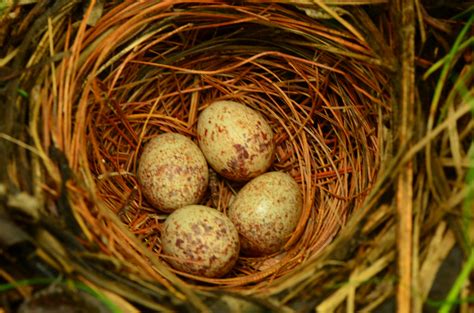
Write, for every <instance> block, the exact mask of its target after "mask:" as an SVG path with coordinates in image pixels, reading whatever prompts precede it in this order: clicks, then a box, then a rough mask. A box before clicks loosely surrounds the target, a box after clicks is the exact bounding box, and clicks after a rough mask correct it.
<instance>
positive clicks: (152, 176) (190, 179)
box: [137, 133, 209, 212]
mask: <svg viewBox="0 0 474 313" xmlns="http://www.w3.org/2000/svg"><path fill="white" fill-rule="evenodd" d="M137 175H138V180H139V183H140V185H141V189H142V192H143V195H144V196H145V198H146V199H147V200H148V202H149V203H150V204H151V205H153V206H154V207H156V208H158V209H159V210H161V211H164V212H172V211H174V210H176V209H178V208H180V207H183V206H185V205H189V204H195V203H198V202H199V201H200V200H201V199H202V198H203V196H204V194H205V192H206V189H207V184H208V180H209V170H208V167H207V162H206V159H205V158H204V155H203V154H202V152H201V150H200V149H199V147H198V146H197V145H196V144H195V143H194V142H193V141H192V140H191V139H189V138H187V137H185V136H183V135H180V134H175V133H165V134H161V135H159V136H157V137H155V138H153V139H152V140H150V141H149V142H148V143H147V144H146V145H145V147H144V148H143V152H142V154H141V157H140V159H139V165H138V173H137Z"/></svg>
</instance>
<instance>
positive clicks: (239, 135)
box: [197, 101, 275, 181]
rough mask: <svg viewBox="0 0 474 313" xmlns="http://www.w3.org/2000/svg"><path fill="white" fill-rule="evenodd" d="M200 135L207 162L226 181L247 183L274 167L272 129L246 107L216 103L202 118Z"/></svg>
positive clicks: (257, 114) (223, 102)
mask: <svg viewBox="0 0 474 313" xmlns="http://www.w3.org/2000/svg"><path fill="white" fill-rule="evenodd" d="M197 134H198V143H199V147H200V148H201V150H202V152H203V153H204V156H205V157H206V159H207V161H208V162H209V164H210V165H211V167H212V168H213V169H214V170H215V171H216V172H218V173H219V174H221V175H222V176H224V177H225V178H228V179H230V180H235V181H247V180H249V179H251V178H253V177H256V176H258V175H260V174H262V173H264V172H265V171H266V170H267V169H268V168H269V167H270V166H271V164H272V161H273V154H274V149H275V144H274V142H273V132H272V129H271V127H270V125H269V124H268V123H267V121H266V120H265V118H264V117H263V116H262V115H261V114H260V113H259V112H257V111H255V110H253V109H252V108H250V107H248V106H246V105H243V104H241V103H238V102H234V101H216V102H214V103H212V104H211V105H209V106H208V107H207V108H206V109H204V111H203V112H202V113H201V114H200V115H199V118H198V124H197Z"/></svg>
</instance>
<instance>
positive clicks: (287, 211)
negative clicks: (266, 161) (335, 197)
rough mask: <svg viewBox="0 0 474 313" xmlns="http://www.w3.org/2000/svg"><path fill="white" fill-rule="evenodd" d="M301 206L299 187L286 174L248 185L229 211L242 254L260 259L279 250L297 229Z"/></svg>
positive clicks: (266, 176)
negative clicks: (237, 233)
mask: <svg viewBox="0 0 474 313" xmlns="http://www.w3.org/2000/svg"><path fill="white" fill-rule="evenodd" d="M302 206H303V198H302V195H301V191H300V188H299V186H298V184H297V183H296V181H295V180H294V179H293V178H292V177H291V176H290V175H288V174H286V173H283V172H268V173H265V174H263V175H260V176H258V177H257V178H254V179H253V180H251V181H250V182H248V183H247V184H246V185H245V186H244V187H243V188H242V189H241V190H240V191H239V193H238V194H237V196H236V197H235V199H234V201H233V202H232V203H231V204H230V206H229V209H228V211H227V215H228V216H229V218H230V220H231V221H232V222H233V223H234V225H235V227H236V228H237V231H238V232H239V234H240V243H241V248H242V252H244V253H246V254H248V255H254V256H258V255H265V254H271V253H274V252H277V251H279V250H280V249H281V248H282V247H283V245H284V244H285V243H286V242H287V241H288V239H289V238H290V236H291V234H292V233H293V231H294V229H295V228H296V226H297V224H298V221H299V218H300V215H301V211H302Z"/></svg>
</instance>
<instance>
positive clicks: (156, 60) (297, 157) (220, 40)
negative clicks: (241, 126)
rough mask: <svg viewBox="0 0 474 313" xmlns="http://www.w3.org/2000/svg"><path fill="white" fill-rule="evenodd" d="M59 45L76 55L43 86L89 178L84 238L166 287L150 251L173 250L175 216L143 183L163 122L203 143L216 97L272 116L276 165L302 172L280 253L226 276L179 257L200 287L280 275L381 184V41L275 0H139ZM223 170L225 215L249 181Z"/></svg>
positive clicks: (56, 132)
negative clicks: (168, 236) (167, 242)
mask: <svg viewBox="0 0 474 313" xmlns="http://www.w3.org/2000/svg"><path fill="white" fill-rule="evenodd" d="M89 13H90V11H88V12H87V13H86V16H87V14H89ZM59 42H61V44H62V46H61V49H64V50H70V51H71V54H70V55H69V56H67V57H65V58H64V59H63V60H62V61H61V62H60V63H59V64H58V65H57V67H56V68H55V76H52V77H54V79H52V80H51V81H46V82H45V83H44V84H43V87H42V92H41V94H42V95H43V97H42V115H43V119H44V121H45V125H46V124H47V125H48V126H45V127H44V132H43V133H44V138H43V142H44V145H45V147H47V146H49V145H51V143H54V144H55V145H57V146H59V147H60V148H61V149H62V150H63V151H64V152H65V154H66V157H67V158H68V160H69V163H70V166H71V168H72V170H73V171H74V173H75V174H76V177H77V178H78V181H81V182H82V183H74V184H70V185H69V188H70V190H72V191H74V192H73V193H71V204H72V208H73V210H74V212H75V214H76V216H77V218H78V220H79V225H80V226H81V228H82V230H83V232H84V234H85V236H86V237H87V238H88V239H89V240H90V241H94V242H96V243H97V246H98V248H99V249H100V251H101V253H103V254H106V255H109V256H113V257H115V258H117V259H118V260H121V261H122V262H123V264H124V265H123V268H124V269H125V270H126V271H129V272H131V273H134V274H136V275H138V276H141V277H142V278H144V279H148V280H150V279H151V280H155V281H158V282H160V283H163V284H166V279H164V277H163V274H162V273H163V271H161V270H156V268H154V267H151V266H150V258H155V259H156V260H158V259H161V261H163V262H164V264H166V261H167V258H168V257H167V256H166V255H164V254H162V251H161V243H160V231H161V225H162V223H163V222H164V220H165V219H166V214H164V213H161V212H159V211H157V210H156V209H154V208H153V207H151V206H150V205H149V204H148V203H147V202H146V200H145V199H144V198H143V196H142V193H141V191H140V187H139V185H138V181H137V177H136V170H137V166H138V163H137V162H138V160H139V157H140V152H141V149H142V147H143V145H144V144H145V143H146V142H147V141H148V140H149V139H151V138H153V137H155V136H157V135H158V134H160V133H163V132H175V133H180V134H183V135H185V136H187V137H189V138H191V139H192V140H194V141H196V122H197V118H198V116H199V114H200V112H201V111H202V110H203V109H205V108H206V107H207V106H208V105H209V104H210V103H212V102H213V101H216V100H232V101H237V102H240V103H243V104H245V105H247V106H249V107H251V108H253V109H254V110H256V111H258V112H260V113H261V114H262V115H263V116H264V117H265V119H266V120H267V121H268V123H269V124H270V126H271V128H272V130H273V132H274V134H275V143H276V150H275V159H274V162H273V165H272V167H271V168H270V170H276V171H284V172H287V173H289V174H290V175H291V176H292V177H293V178H295V180H296V181H297V183H298V184H299V186H300V189H301V191H302V193H303V199H304V204H303V206H304V207H303V211H302V212H303V213H302V215H301V218H300V221H299V223H298V226H297V228H296V229H295V231H294V233H293V235H292V236H291V237H290V238H288V242H287V244H286V245H285V247H284V249H283V251H282V252H281V253H278V254H275V255H270V256H265V257H256V258H250V257H240V258H239V260H238V262H237V264H236V266H235V268H234V269H233V270H232V271H231V272H230V273H229V274H228V275H227V276H225V277H222V278H205V277H198V276H193V275H189V274H186V273H182V272H179V271H176V270H174V269H172V268H171V267H168V268H169V270H171V271H173V272H175V273H176V274H177V275H178V276H179V277H181V278H182V279H185V280H187V281H188V283H189V284H193V285H195V286H196V287H198V288H203V289H205V288H211V289H212V288H223V287H227V288H232V289H235V290H239V289H246V288H252V289H255V288H257V289H259V288H264V287H265V286H267V285H268V284H269V283H271V282H274V283H277V282H278V279H279V278H281V277H285V276H286V275H291V273H292V270H294V269H295V268H297V267H298V266H303V265H304V264H306V263H307V262H308V261H310V260H312V259H314V258H316V257H317V256H318V255H319V254H320V252H321V251H322V249H323V248H325V247H326V246H327V245H328V244H330V242H331V241H332V240H333V239H334V237H335V236H336V235H337V234H338V231H339V230H340V229H341V228H342V227H344V225H345V223H346V221H347V219H348V218H349V217H350V214H351V213H352V212H354V211H356V210H358V208H360V206H361V205H362V203H363V201H364V199H365V197H366V196H367V194H368V193H369V192H370V189H371V187H372V185H373V184H374V182H375V179H376V177H377V172H378V169H379V167H380V159H381V145H382V143H381V141H380V137H381V135H380V134H381V126H380V121H381V120H382V117H383V115H384V114H385V113H386V112H387V111H388V110H389V108H388V106H387V104H386V103H387V102H388V99H387V98H388V96H387V93H386V91H385V90H384V88H385V86H386V85H387V81H386V77H385V75H384V73H383V71H382V70H381V69H380V68H378V67H377V66H376V65H373V64H371V62H368V61H366V60H369V59H370V57H371V56H372V55H374V52H373V51H372V50H371V48H370V47H369V46H368V44H367V43H366V42H364V41H361V40H359V39H357V38H356V36H354V35H353V34H352V33H351V32H350V31H348V30H346V29H345V28H343V27H342V26H340V25H337V24H336V23H333V22H321V21H317V20H315V19H313V18H311V17H309V16H308V15H306V14H305V12H304V11H302V10H300V9H298V8H296V7H294V6H286V5H280V4H276V3H266V4H258V3H248V4H245V5H242V6H238V5H228V4H225V3H224V2H214V1H210V2H209V3H206V2H199V3H197V2H194V1H178V2H175V3H174V4H170V3H168V2H162V3H153V4H152V3H148V2H143V3H142V2H137V3H123V4H120V5H117V6H116V7H113V8H108V11H107V13H106V14H105V15H104V16H103V17H101V18H100V19H99V20H98V22H97V24H96V25H95V26H94V27H86V25H85V23H84V22H83V23H82V24H81V25H80V26H79V27H78V28H77V29H73V28H72V27H70V28H69V29H68V30H67V32H66V34H65V35H64V38H62V40H60V41H59ZM351 55H352V56H359V57H351ZM53 95H54V97H53ZM211 174H212V175H211V179H210V184H209V188H208V191H207V195H206V197H205V199H204V200H203V201H202V202H201V204H205V205H209V206H211V207H215V208H216V209H218V210H220V211H223V212H225V211H226V208H227V207H228V204H229V201H230V199H231V197H232V195H233V194H234V193H235V192H236V191H238V189H239V188H240V187H241V185H239V184H235V183H232V182H229V181H227V180H225V179H223V178H222V177H220V176H219V175H217V174H215V173H211ZM91 203H95V205H91ZM116 217H119V219H120V220H119V219H116ZM117 221H119V222H117ZM127 232H131V233H132V234H133V235H134V236H129V235H127ZM134 238H135V239H136V240H135V239H134ZM137 243H139V245H137ZM154 264H156V263H154Z"/></svg>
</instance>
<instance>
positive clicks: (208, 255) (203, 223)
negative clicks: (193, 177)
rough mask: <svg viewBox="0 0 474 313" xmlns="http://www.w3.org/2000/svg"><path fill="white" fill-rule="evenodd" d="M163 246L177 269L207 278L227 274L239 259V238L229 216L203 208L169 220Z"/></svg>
mask: <svg viewBox="0 0 474 313" xmlns="http://www.w3.org/2000/svg"><path fill="white" fill-rule="evenodd" d="M161 243H162V247H163V253H164V254H165V255H167V256H169V257H167V258H166V260H167V261H168V262H169V263H170V264H171V265H172V266H173V267H174V268H176V269H178V270H180V271H183V272H187V273H190V274H194V275H199V276H205V277H220V276H223V275H225V274H227V273H228V272H229V271H230V270H231V269H232V267H233V266H234V265H235V262H236V261H237V258H238V256H239V250H240V243H239V234H238V233H237V230H236V229H235V226H234V225H233V224H232V222H231V221H230V220H229V218H228V217H227V216H225V215H224V214H222V213H221V212H219V211H217V210H215V209H213V208H210V207H207V206H203V205H189V206H185V207H183V208H181V209H178V210H176V211H174V212H173V213H171V214H170V216H169V217H168V218H167V219H166V221H165V223H164V226H163V230H162V237H161Z"/></svg>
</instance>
